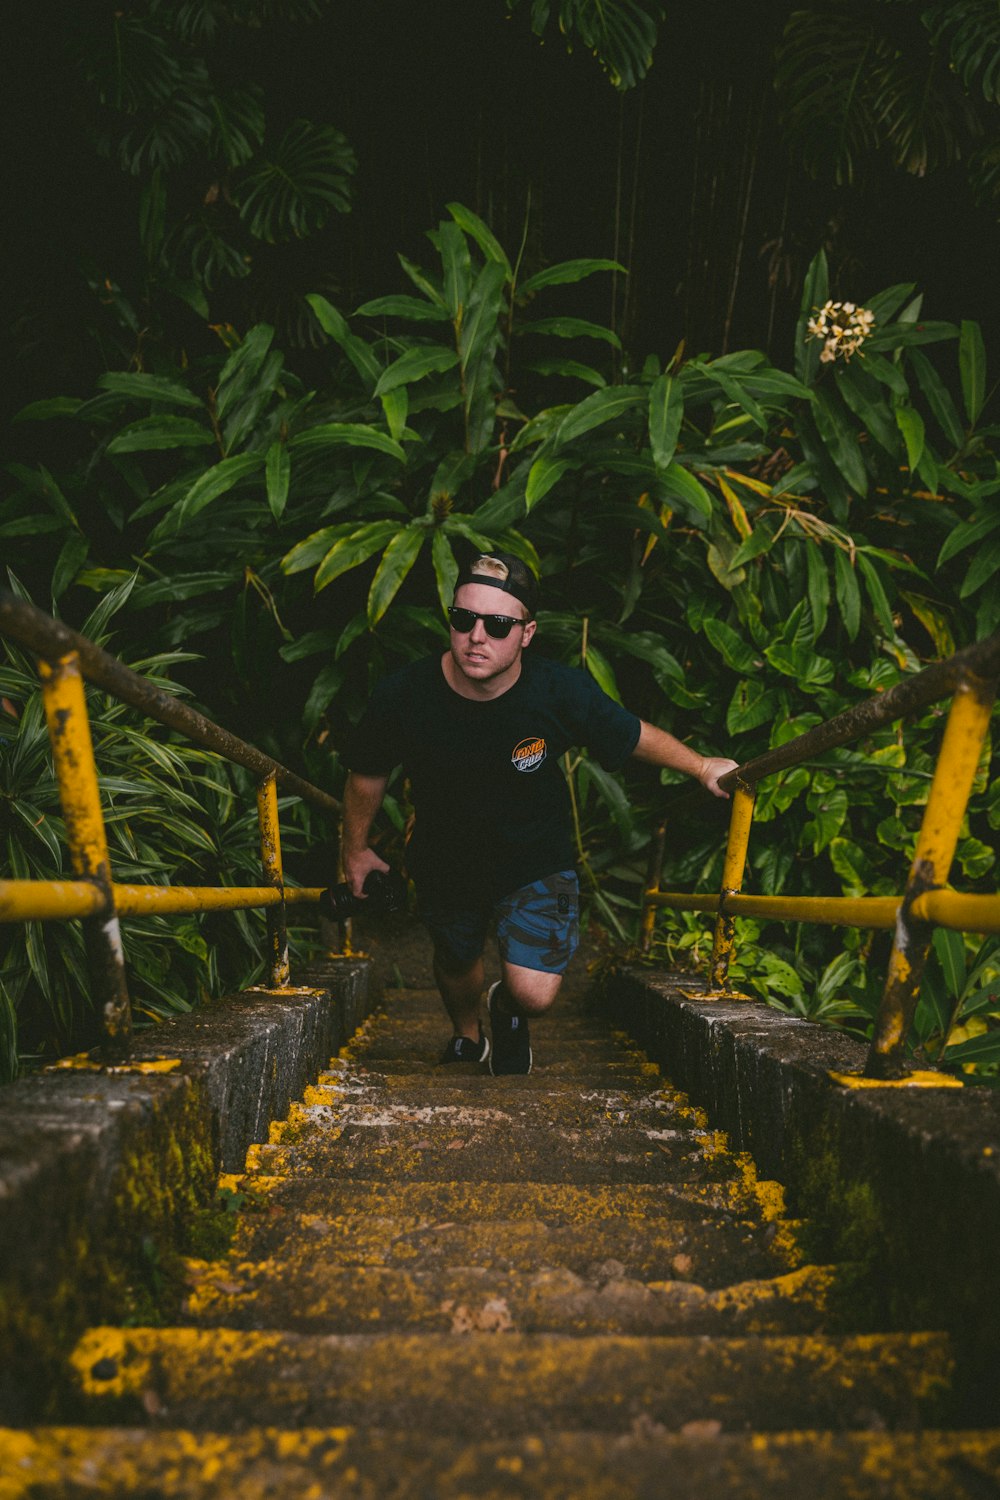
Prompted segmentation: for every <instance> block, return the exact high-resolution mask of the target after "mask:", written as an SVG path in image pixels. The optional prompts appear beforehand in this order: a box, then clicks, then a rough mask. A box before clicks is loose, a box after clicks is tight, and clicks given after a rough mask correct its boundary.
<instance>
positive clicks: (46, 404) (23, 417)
mask: <svg viewBox="0 0 1000 1500" xmlns="http://www.w3.org/2000/svg"><path fill="white" fill-rule="evenodd" d="M82 405H83V402H82V401H81V400H80V398H79V396H52V397H50V398H49V399H48V400H47V401H30V402H29V403H28V405H27V406H22V407H21V410H20V411H19V412H16V413H15V415H14V417H13V419H12V420H13V421H15V422H46V421H48V420H49V418H50V417H75V416H76V414H77V412H78V411H79V410H80V407H81V406H82Z"/></svg>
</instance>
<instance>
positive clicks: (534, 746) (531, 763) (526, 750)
mask: <svg viewBox="0 0 1000 1500" xmlns="http://www.w3.org/2000/svg"><path fill="white" fill-rule="evenodd" d="M510 759H511V764H512V765H513V767H514V769H515V771H537V770H538V767H539V766H540V765H541V763H542V761H543V760H544V759H545V741H544V740H539V739H535V738H534V737H532V738H530V739H526V740H522V741H521V743H520V744H519V745H515V746H514V750H513V753H512V755H511V757H510Z"/></svg>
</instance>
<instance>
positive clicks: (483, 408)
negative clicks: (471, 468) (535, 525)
mask: <svg viewBox="0 0 1000 1500" xmlns="http://www.w3.org/2000/svg"><path fill="white" fill-rule="evenodd" d="M505 284H506V283H505V277H504V270H503V267H502V266H501V265H498V264H497V262H496V261H492V260H488V261H487V262H486V264H485V265H484V266H483V268H482V270H481V271H480V272H479V275H478V276H477V277H476V280H475V283H474V284H473V286H472V288H471V290H470V292H469V300H468V305H467V307H466V309H465V315H464V317H463V319H462V328H461V332H460V334H459V339H458V349H459V356H460V358H461V363H462V376H463V380H462V386H463V400H464V405H465V411H466V446H467V447H468V449H469V451H470V452H471V453H480V452H481V451H482V450H483V448H485V447H486V446H487V445H488V444H489V443H490V441H491V440H492V437H493V427H494V420H495V415H496V406H495V400H494V397H495V393H496V392H498V391H499V389H500V385H501V380H500V377H499V374H498V373H497V371H496V364H495V361H496V352H497V349H498V348H499V345H500V339H501V317H502V314H503V311H504V307H505V299H504V287H505Z"/></svg>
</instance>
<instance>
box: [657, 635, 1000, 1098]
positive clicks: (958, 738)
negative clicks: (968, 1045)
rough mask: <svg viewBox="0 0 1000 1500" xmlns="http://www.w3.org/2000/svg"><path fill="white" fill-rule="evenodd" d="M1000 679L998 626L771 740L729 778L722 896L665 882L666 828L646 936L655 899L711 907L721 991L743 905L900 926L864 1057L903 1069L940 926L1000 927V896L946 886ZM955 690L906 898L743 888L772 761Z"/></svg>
mask: <svg viewBox="0 0 1000 1500" xmlns="http://www.w3.org/2000/svg"><path fill="white" fill-rule="evenodd" d="M998 677H1000V631H997V632H995V633H994V634H993V635H991V636H988V637H986V638H985V639H984V640H982V641H979V642H977V643H976V644H975V645H974V646H969V647H967V648H966V649H965V650H964V651H959V652H956V653H955V655H954V656H951V657H949V658H948V659H947V660H946V661H941V662H935V663H934V664H933V666H930V667H927V668H925V669H924V671H922V672H918V673H915V674H914V675H913V676H912V677H909V678H906V679H904V681H903V682H901V683H898V684H897V685H896V686H895V687H894V688H891V689H890V690H889V691H888V692H886V693H880V694H878V695H876V696H875V697H873V698H869V699H866V700H865V701H864V702H863V703H861V704H858V705H857V706H856V707H854V708H850V709H847V710H845V711H844V712H843V713H840V714H837V715H836V716H835V717H834V718H832V719H828V720H826V721H825V722H824V723H822V724H817V725H815V726H814V727H813V728H812V729H809V730H807V731H806V733H805V734H801V735H798V736H797V737H796V738H795V739H793V740H789V741H788V742H787V743H786V744H784V745H782V746H780V747H779V748H778V749H776V750H772V751H769V752H768V753H767V754H766V755H762V756H758V757H757V758H755V759H754V760H751V761H747V762H746V763H745V764H744V765H741V766H739V767H737V769H736V770H735V771H730V772H729V774H728V776H726V777H724V778H723V782H722V785H723V786H724V787H725V788H726V789H732V791H733V806H732V813H731V815H730V821H729V837H728V841H727V845H726V857H725V863H724V868H723V876H722V890H721V892H720V893H719V895H717V896H707V895H699V894H688V893H686V892H681V891H662V890H660V888H659V887H660V874H659V872H660V867H661V865H662V842H663V834H664V829H663V828H661V829H660V830H659V832H658V844H659V848H658V849H656V850H654V853H653V856H652V858H651V861H650V874H649V878H648V883H647V889H646V891H645V893H644V896H643V919H642V945H643V948H644V949H645V950H648V948H649V944H650V940H651V938H652V931H653V921H652V914H653V911H654V909H655V908H656V907H669V908H672V909H673V910H676V911H704V912H713V913H714V914H715V918H716V922H715V940H714V943H713V948H712V961H711V983H712V985H713V986H714V987H715V988H716V989H717V990H719V991H722V992H723V993H724V992H725V987H726V982H727V977H728V969H729V959H730V956H731V953H732V947H733V926H734V920H735V918H736V917H737V916H739V915H741V914H742V915H746V916H758V917H769V918H773V919H774V920H778V921H792V922H816V923H829V924H834V925H841V926H847V927H870V928H888V929H890V930H893V931H894V932H895V938H894V941H893V948H892V955H891V957H890V961H889V974H888V978H887V980H886V985H885V990H884V992H883V996H882V1003H881V1005H880V1008H879V1013H878V1016H877V1018H876V1022H875V1030H874V1035H873V1038H872V1044H871V1048H870V1051H869V1055H868V1061H867V1063H866V1066H865V1075H866V1076H867V1077H869V1078H878V1079H891V1078H898V1077H901V1076H902V1075H903V1074H904V1073H905V1065H904V1059H903V1049H904V1046H905V1042H906V1036H907V1033H908V1032H909V1029H910V1025H911V1023H912V1020H913V1014H914V1011H915V1009H916V1004H917V999H918V996H919V992H920V981H921V978H922V975H923V970H924V965H925V963H926V960H927V954H928V951H929V948H930V940H931V934H932V931H933V927H934V925H937V926H939V927H950V928H953V929H955V930H957V931H972V932H983V933H995V932H1000V895H996V896H988V895H963V894H961V893H960V892H958V891H952V890H949V889H946V885H947V880H948V876H949V872H950V870H951V864H952V860H953V858H954V854H955V848H956V845H957V842H958V837H959V833H960V830H961V826H962V820H963V818H964V817H965V811H966V807H967V805H968V801H969V796H970V794H971V791H972V783H973V779H974V777H975V773H976V768H977V766H978V764H979V758H980V755H981V753H982V747H983V743H984V741H985V738H986V733H987V730H988V728H989V722H990V713H991V710H992V706H993V702H994V699H995V697H996V693H997V679H998ZM949 695H951V698H952V704H951V709H950V712H949V715H948V722H947V725H946V728H945V734H944V739H943V741H942V745H941V749H940V752H939V754H938V759H937V764H936V767H935V772H934V779H933V781H932V783H931V790H930V795H929V797H928V800H927V806H926V808H925V810H924V816H923V820H922V823H921V828H920V833H919V835H918V838H917V847H916V853H915V855H914V858H913V862H912V865H911V867H910V873H909V877H908V879H907V882H906V886H905V889H904V891H903V892H902V894H901V895H899V896H864V897H857V896H749V895H743V894H742V893H741V891H740V887H741V885H742V882H743V869H744V865H745V862H746V855H747V848H748V845H749V840H750V831H751V825H752V820H753V804H754V795H755V791H756V787H757V783H758V782H759V781H762V780H763V779H764V778H765V777H766V776H771V775H774V774H775V773H776V772H777V771H782V770H786V769H788V768H790V767H793V766H797V765H801V764H802V762H803V761H806V760H810V759H811V758H812V757H813V756H815V755H817V754H819V753H821V752H822V751H824V750H829V749H832V748H833V747H834V746H837V745H844V744H848V743H850V742H851V741H852V740H857V739H860V738H861V737H862V736H863V735H865V734H868V733H869V732H870V731H871V730H873V729H875V728H878V727H880V726H882V725H885V724H890V723H893V722H895V721H896V720H898V719H901V718H903V717H904V716H905V715H906V714H909V713H912V712H914V711H915V710H917V709H920V708H924V707H926V706H927V705H928V704H930V703H935V702H937V701H938V700H939V699H941V698H944V697H947V696H949Z"/></svg>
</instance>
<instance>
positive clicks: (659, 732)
mask: <svg viewBox="0 0 1000 1500" xmlns="http://www.w3.org/2000/svg"><path fill="white" fill-rule="evenodd" d="M640 723H641V724H642V729H641V730H640V731H639V741H638V744H637V745H636V747H635V749H634V750H633V751H632V754H633V755H634V756H635V758H636V760H644V761H646V762H647V763H648V764H649V765H652V766H669V767H670V769H671V770H672V771H683V772H684V773H685V774H686V775H688V776H693V777H695V779H696V780H697V781H700V782H701V784H702V786H703V787H704V788H705V790H706V791H707V792H711V793H712V794H713V795H714V796H716V797H728V796H729V793H728V792H725V791H723V790H722V788H721V787H720V785H719V777H720V776H725V774H726V772H727V771H735V770H736V767H737V766H738V765H739V761H736V760H725V759H723V758H722V757H721V756H714V755H699V754H698V752H697V750H692V749H690V748H689V746H687V745H682V744H681V742H680V740H675V739H674V737H673V735H672V734H668V733H667V731H666V730H665V729H657V727H656V725H655V724H647V723H646V720H645V719H642V720H640Z"/></svg>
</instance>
